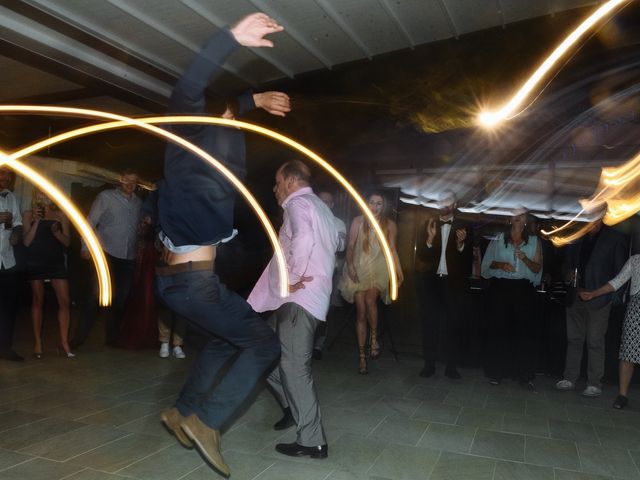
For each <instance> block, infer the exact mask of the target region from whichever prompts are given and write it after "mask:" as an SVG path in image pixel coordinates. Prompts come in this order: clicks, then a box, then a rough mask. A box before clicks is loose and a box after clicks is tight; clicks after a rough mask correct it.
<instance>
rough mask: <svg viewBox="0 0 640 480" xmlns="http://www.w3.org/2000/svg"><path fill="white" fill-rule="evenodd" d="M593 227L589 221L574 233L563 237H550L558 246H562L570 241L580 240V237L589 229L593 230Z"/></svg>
mask: <svg viewBox="0 0 640 480" xmlns="http://www.w3.org/2000/svg"><path fill="white" fill-rule="evenodd" d="M591 228H592V225H591V224H590V223H587V224H585V225H584V226H582V227H581V228H580V229H578V230H577V231H575V232H574V233H572V234H569V235H565V236H562V237H561V236H552V237H550V240H551V242H552V243H553V244H554V245H555V246H556V247H562V246H564V245H568V244H569V243H571V242H574V241H576V240H578V239H579V238H580V237H582V236H583V235H585V234H586V233H587V232H588V231H589V230H591Z"/></svg>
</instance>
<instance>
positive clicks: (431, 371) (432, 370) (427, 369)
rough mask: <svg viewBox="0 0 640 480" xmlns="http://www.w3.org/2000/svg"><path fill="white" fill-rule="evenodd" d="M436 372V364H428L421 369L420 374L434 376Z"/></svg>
mask: <svg viewBox="0 0 640 480" xmlns="http://www.w3.org/2000/svg"><path fill="white" fill-rule="evenodd" d="M435 373H436V367H435V365H427V366H426V367H424V368H423V369H422V370H421V371H420V376H421V377H422V378H429V377H433V375H434V374H435Z"/></svg>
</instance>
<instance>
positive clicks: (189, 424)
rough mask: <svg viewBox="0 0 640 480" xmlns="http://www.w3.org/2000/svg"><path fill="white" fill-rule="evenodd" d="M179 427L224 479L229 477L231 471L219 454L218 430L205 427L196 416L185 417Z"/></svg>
mask: <svg viewBox="0 0 640 480" xmlns="http://www.w3.org/2000/svg"><path fill="white" fill-rule="evenodd" d="M180 426H181V427H182V430H184V432H185V433H186V434H187V436H188V437H189V438H190V439H191V440H193V443H195V444H196V447H198V450H200V453H202V455H203V456H204V458H205V459H207V461H208V462H209V463H210V464H211V465H212V466H213V467H214V468H215V469H216V470H218V471H219V472H220V473H222V474H223V475H224V476H225V477H228V476H229V475H231V470H229V466H228V465H227V464H226V463H225V461H224V458H222V454H221V453H220V432H219V431H218V430H216V429H215V428H210V427H207V426H206V425H205V424H204V423H202V422H201V421H200V419H199V418H198V417H197V416H196V415H190V416H189V417H187V419H186V420H184V421H183V422H182V423H181V424H180Z"/></svg>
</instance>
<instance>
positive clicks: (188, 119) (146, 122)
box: [0, 106, 398, 300]
mask: <svg viewBox="0 0 640 480" xmlns="http://www.w3.org/2000/svg"><path fill="white" fill-rule="evenodd" d="M8 107H11V106H8ZM14 107H15V106H14ZM4 108H7V107H3V106H0V111H3V109H4ZM28 108H36V109H38V108H56V109H58V108H62V109H64V110H66V111H67V112H68V113H79V114H81V115H88V116H101V115H100V114H104V115H105V117H101V118H112V117H118V118H116V119H115V120H116V121H114V122H109V123H105V124H101V125H92V126H88V127H83V128H79V129H76V130H73V131H70V132H65V133H62V134H60V135H57V136H55V137H51V138H50V139H47V140H43V141H41V142H38V143H37V144H34V145H31V146H29V147H27V148H26V149H23V150H22V151H20V152H16V155H18V154H19V155H20V156H22V155H26V154H30V153H34V152H35V151H37V150H40V149H43V148H46V147H48V146H51V145H53V144H55V143H59V142H61V141H65V140H68V139H71V138H75V137H78V136H81V135H87V134H89V133H95V132H99V131H104V130H108V129H115V128H122V127H126V126H132V125H133V126H139V127H141V128H144V129H150V128H153V131H154V132H156V130H159V132H157V133H158V134H160V135H161V136H164V137H166V138H168V137H167V136H168V135H171V136H172V137H176V136H175V135H173V134H170V132H167V131H166V130H164V129H161V128H157V127H153V126H152V125H151V124H168V123H208V124H213V125H225V126H229V127H236V128H240V129H243V130H248V131H252V132H255V133H258V134H261V135H263V136H266V137H269V138H272V139H274V140H276V141H278V142H281V143H284V144H286V145H288V146H290V147H291V148H293V149H295V150H298V151H299V152H300V153H302V154H304V155H305V156H307V157H308V158H310V159H311V160H313V161H315V162H316V163H318V164H319V165H320V166H322V167H323V168H324V169H325V170H326V171H327V172H328V173H329V174H331V175H332V176H333V177H334V178H335V179H336V180H337V181H338V182H339V183H340V184H341V185H342V186H343V187H344V188H345V190H347V192H348V193H349V194H350V195H351V196H352V198H353V199H354V200H355V202H356V203H357V204H358V206H359V207H360V209H361V211H362V212H363V214H364V215H365V216H366V217H367V219H368V220H369V222H370V223H371V225H372V227H373V229H374V231H375V232H376V236H377V237H378V240H379V242H380V244H381V246H382V250H383V252H384V255H385V260H386V262H387V270H388V271H389V279H390V297H391V299H392V300H396V299H397V297H398V282H397V276H396V275H397V274H396V269H395V262H394V259H393V255H392V253H391V248H390V246H389V243H388V242H387V239H386V238H385V236H384V233H383V232H382V228H381V227H380V225H379V224H378V222H377V221H376V219H375V217H374V216H373V214H372V213H371V211H370V210H369V208H368V206H367V204H366V202H365V201H364V199H363V198H362V197H361V196H360V195H359V194H358V192H357V191H356V190H355V189H354V188H353V186H352V185H351V184H350V183H349V182H348V181H347V180H346V179H345V178H344V177H343V176H342V175H341V174H340V173H339V172H338V171H337V170H336V169H335V168H333V166H332V165H331V164H330V163H329V162H327V161H326V160H324V159H323V158H322V157H320V156H319V155H317V154H316V153H315V152H313V151H311V150H310V149H308V148H306V147H305V146H303V145H302V144H300V143H298V142H296V141H295V140H293V139H291V138H289V137H286V136H284V135H282V134H279V133H277V132H274V131H273V130H270V129H268V128H264V127H261V126H258V125H254V124H251V123H247V122H242V121H239V120H230V119H223V118H218V117H204V116H179V115H175V116H162V117H146V118H138V119H131V118H128V117H122V116H120V115H113V114H108V113H106V112H98V111H96V110H86V109H73V108H66V107H28ZM7 109H9V108H7ZM69 110H72V112H69ZM78 111H80V112H92V113H93V114H91V113H89V114H87V113H80V112H78ZM96 114H97V115H96ZM177 139H179V140H182V142H184V143H186V144H189V142H186V141H185V140H183V139H181V138H180V137H177ZM182 142H178V143H180V144H181V145H184V144H183V143H182ZM189 145H191V144H189ZM196 148H197V147H196ZM189 149H190V148H189ZM190 150H191V149H190ZM192 151H193V150H192ZM194 153H197V152H194ZM202 153H204V154H205V155H206V156H208V155H207V154H206V152H202ZM197 154H198V155H199V153H197ZM212 160H214V162H216V161H215V159H212ZM216 163H218V162H216ZM240 186H241V187H242V188H243V189H244V186H243V185H242V184H240ZM245 190H246V189H245ZM247 194H248V195H250V193H249V192H248V191H247ZM245 198H246V197H245ZM251 198H253V197H251ZM252 206H253V205H252ZM257 208H259V209H260V211H262V209H261V208H260V207H259V205H257ZM254 210H255V208H254ZM265 218H266V216H265ZM266 221H267V222H268V219H267V220H266ZM263 224H264V222H263ZM268 225H269V226H270V223H269V224H268ZM265 227H266V225H265ZM275 238H276V240H275V241H276V243H275V245H273V244H274V242H273V240H272V245H273V246H274V251H275V253H276V257H277V256H278V252H281V249H280V246H279V244H278V243H277V237H275ZM278 264H279V266H280V265H282V266H284V265H286V264H285V262H284V256H283V257H282V263H280V261H279V260H278ZM280 278H281V287H284V288H287V286H288V277H287V274H286V267H285V271H284V274H283V272H282V271H280ZM283 278H286V279H287V281H286V282H283V281H282V279H283ZM286 294H288V291H287V292H286ZM286 294H285V292H283V289H282V288H281V295H282V296H286Z"/></svg>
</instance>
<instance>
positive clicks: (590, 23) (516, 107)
mask: <svg viewBox="0 0 640 480" xmlns="http://www.w3.org/2000/svg"><path fill="white" fill-rule="evenodd" d="M630 1H631V0H609V1H608V2H606V3H605V4H603V5H602V6H600V7H599V8H598V9H597V10H596V11H595V12H593V13H592V14H591V15H589V17H587V19H586V20H584V21H583V22H582V23H581V24H580V25H578V27H577V28H576V29H575V30H573V32H571V33H570V34H569V35H568V36H567V37H566V38H565V39H564V40H563V41H562V42H561V43H560V45H558V46H557V47H556V49H555V50H554V51H553V52H552V53H551V55H549V56H548V57H547V58H546V60H545V61H544V62H542V64H541V65H540V66H539V67H538V68H537V69H536V71H535V72H534V73H533V75H531V76H530V77H529V79H528V80H527V81H526V82H525V83H524V84H523V85H522V87H520V90H518V91H517V92H516V94H515V95H514V96H513V97H511V99H510V100H509V101H508V102H507V103H506V104H505V105H504V106H503V107H501V108H500V109H498V110H493V111H485V112H482V113H481V114H480V115H479V117H478V121H479V123H480V124H481V125H482V126H485V127H493V126H495V125H497V124H498V123H500V122H502V121H504V120H510V119H511V118H513V117H515V116H517V115H519V114H521V113H522V112H523V111H524V110H525V109H526V106H523V105H524V103H525V101H526V99H527V98H528V97H529V96H530V95H531V92H532V91H533V89H534V88H535V87H536V86H538V84H539V83H540V82H541V81H542V79H543V78H544V77H545V75H547V73H548V72H549V70H551V68H552V67H554V66H555V65H556V64H557V63H558V62H559V61H560V59H561V58H562V57H563V56H564V55H565V54H566V53H567V51H568V50H569V49H570V48H571V47H572V46H574V45H575V43H577V42H578V40H580V38H581V37H582V36H583V35H585V34H586V33H587V32H588V31H589V30H591V29H592V28H593V27H594V25H595V24H596V23H598V22H599V21H600V20H602V19H603V18H604V17H606V16H607V15H609V14H610V13H612V12H613V11H614V10H615V9H616V8H618V7H621V6H623V5H624V4H626V3H629V2H630Z"/></svg>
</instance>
